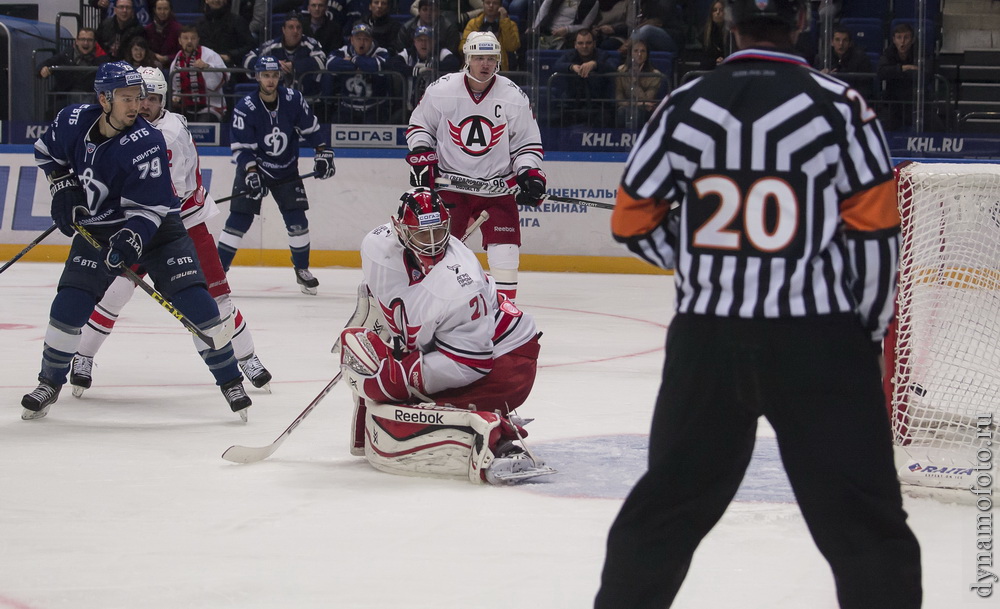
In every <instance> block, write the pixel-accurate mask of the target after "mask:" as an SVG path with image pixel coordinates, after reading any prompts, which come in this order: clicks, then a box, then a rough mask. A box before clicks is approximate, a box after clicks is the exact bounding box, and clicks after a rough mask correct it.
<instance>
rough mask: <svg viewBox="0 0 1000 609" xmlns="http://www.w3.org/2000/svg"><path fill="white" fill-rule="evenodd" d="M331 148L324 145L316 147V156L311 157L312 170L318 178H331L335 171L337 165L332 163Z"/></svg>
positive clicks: (332, 154)
mask: <svg viewBox="0 0 1000 609" xmlns="http://www.w3.org/2000/svg"><path fill="white" fill-rule="evenodd" d="M334 156H335V155H334V153H333V150H332V149H330V148H327V147H325V146H323V147H321V148H317V149H316V158H315V159H313V172H314V173H315V174H316V177H317V178H319V179H320V180H326V179H329V178H332V177H333V176H334V174H335V173H337V167H336V166H335V165H334V164H333V159H334Z"/></svg>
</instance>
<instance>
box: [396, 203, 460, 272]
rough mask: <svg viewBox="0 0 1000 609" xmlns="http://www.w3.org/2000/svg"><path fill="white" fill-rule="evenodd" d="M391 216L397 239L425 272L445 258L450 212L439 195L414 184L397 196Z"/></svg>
mask: <svg viewBox="0 0 1000 609" xmlns="http://www.w3.org/2000/svg"><path fill="white" fill-rule="evenodd" d="M399 200H400V204H399V211H398V212H397V213H396V217H395V218H393V219H392V225H393V227H394V228H395V229H396V236H398V237H399V242H400V243H402V244H403V247H405V248H406V249H407V250H409V251H410V252H411V253H412V254H413V255H414V256H416V258H417V260H419V261H420V265H421V267H423V271H424V273H429V272H430V270H431V269H432V268H433V267H434V265H435V264H437V263H438V262H440V261H441V259H442V258H444V255H445V253H446V252H447V251H448V240H449V239H450V238H451V216H450V214H449V213H448V209H447V208H446V207H445V206H444V203H443V202H442V201H441V197H439V196H438V195H437V193H435V192H434V191H432V190H431V189H429V188H422V187H421V188H413V189H411V190H408V191H406V192H404V193H403V196H402V197H400V199H399Z"/></svg>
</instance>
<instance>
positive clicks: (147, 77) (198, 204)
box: [69, 67, 271, 397]
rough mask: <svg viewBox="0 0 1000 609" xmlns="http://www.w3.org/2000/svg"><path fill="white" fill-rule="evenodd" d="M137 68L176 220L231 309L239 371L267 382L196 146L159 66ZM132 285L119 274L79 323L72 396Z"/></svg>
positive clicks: (258, 383) (215, 292)
mask: <svg viewBox="0 0 1000 609" xmlns="http://www.w3.org/2000/svg"><path fill="white" fill-rule="evenodd" d="M139 73H140V74H141V75H142V80H143V82H144V83H145V87H146V97H145V99H143V100H142V101H141V102H140V105H139V114H140V115H141V116H142V117H143V118H145V119H146V120H148V121H149V122H150V123H152V125H153V126H154V127H156V128H157V129H159V130H160V132H161V133H162V134H163V139H164V140H166V143H167V159H168V161H169V163H170V179H171V181H172V182H173V185H174V190H175V191H176V192H177V196H178V198H180V200H181V220H182V222H183V223H184V228H186V229H187V231H188V235H189V236H190V237H191V240H192V241H193V242H194V246H195V250H196V251H197V252H198V261H199V263H200V265H201V269H202V272H203V273H204V274H205V281H206V282H207V283H208V293H209V294H211V296H212V298H214V299H215V301H216V302H217V303H218V305H219V310H220V311H223V312H224V313H226V312H230V311H231V312H232V315H233V319H234V320H235V322H236V331H235V334H234V335H233V339H232V343H233V351H234V353H235V355H236V359H237V360H238V361H239V365H240V368H241V369H242V370H243V373H244V374H246V375H247V378H248V379H250V382H251V383H253V385H254V387H258V388H260V387H266V386H267V384H268V383H269V382H270V380H271V373H270V372H268V370H267V369H266V368H264V365H263V364H261V362H260V359H258V358H257V356H256V355H255V354H254V343H253V337H252V336H251V335H250V328H248V327H247V324H246V321H245V320H244V319H243V314H242V313H241V312H240V310H239V309H238V308H236V305H235V304H234V303H233V301H232V300H231V299H230V297H229V294H230V292H231V290H230V289H229V281H228V280H227V279H226V273H225V271H223V270H222V263H221V262H220V261H219V252H218V250H217V249H216V247H215V239H214V238H213V237H212V235H211V233H209V231H208V227H207V226H205V222H207V221H208V220H209V218H211V217H213V216H215V215H216V214H218V213H219V208H218V206H217V205H216V204H215V200H214V199H212V196H211V195H210V194H208V192H206V191H205V188H204V187H203V186H202V184H201V168H200V165H199V161H198V150H197V148H196V147H195V144H194V140H193V139H192V138H191V132H190V131H188V128H187V120H186V119H185V118H184V117H183V116H181V115H180V114H175V113H173V112H169V111H167V110H166V109H165V108H164V107H163V100H164V96H165V95H166V93H167V81H166V80H165V79H164V77H163V72H161V71H160V70H159V69H158V68H152V67H146V68H139ZM135 287H136V286H135V284H134V283H132V281H131V280H129V279H128V278H127V277H125V276H124V275H119V276H118V277H117V278H116V279H115V280H114V281H113V282H112V283H111V286H110V287H109V288H108V290H107V292H105V293H104V297H103V298H102V299H101V301H100V302H99V303H98V304H97V307H96V308H95V309H94V312H93V313H92V314H91V316H90V319H89V320H88V321H87V325H86V326H84V327H83V337H82V340H81V341H80V346H79V347H78V348H77V352H76V355H75V356H74V357H73V365H72V368H71V369H70V377H69V382H70V385H71V386H72V387H73V395H75V396H76V397H80V396H82V395H83V392H84V390H86V389H89V388H90V386H91V384H92V382H93V365H94V356H96V355H97V351H98V350H99V349H100V348H101V345H102V344H104V341H105V340H106V339H107V337H108V335H109V334H111V330H112V329H113V328H114V325H115V322H116V321H117V320H118V315H119V314H120V313H121V310H122V308H124V307H125V304H126V303H127V302H128V301H129V300H130V299H131V298H132V294H133V293H135Z"/></svg>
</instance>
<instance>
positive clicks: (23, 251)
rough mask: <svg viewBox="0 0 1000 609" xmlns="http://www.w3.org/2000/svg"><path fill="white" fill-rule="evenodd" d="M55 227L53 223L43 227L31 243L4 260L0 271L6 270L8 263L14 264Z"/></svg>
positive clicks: (8, 266)
mask: <svg viewBox="0 0 1000 609" xmlns="http://www.w3.org/2000/svg"><path fill="white" fill-rule="evenodd" d="M55 229H56V225H55V224H53V225H52V226H50V227H48V228H47V229H45V232H43V233H42V234H41V235H38V236H37V237H35V240H34V241H32V242H31V243H29V244H28V245H27V246H25V248H24V249H23V250H21V251H20V252H18V253H17V254H16V255H15V256H14V257H13V258H11V259H10V260H8V261H7V262H6V264H4V265H3V266H2V267H0V273H2V272H4V271H6V270H7V269H8V268H10V265H12V264H14V263H15V262H17V261H18V260H20V259H21V258H23V257H24V255H25V254H27V253H28V252H30V251H31V248H33V247H35V246H36V245H38V244H39V243H41V242H42V239H45V238H46V237H48V236H49V235H51V234H52V231H54V230H55Z"/></svg>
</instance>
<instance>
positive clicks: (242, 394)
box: [220, 377, 253, 423]
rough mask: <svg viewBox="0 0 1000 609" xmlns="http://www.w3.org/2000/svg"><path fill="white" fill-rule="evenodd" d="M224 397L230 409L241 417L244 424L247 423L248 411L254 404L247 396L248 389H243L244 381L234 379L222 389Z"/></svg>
mask: <svg viewBox="0 0 1000 609" xmlns="http://www.w3.org/2000/svg"><path fill="white" fill-rule="evenodd" d="M220 389H221V390H222V395H224V396H225V397H226V402H228V403H229V408H231V409H232V411H233V412H235V413H236V414H238V415H240V418H241V419H242V420H243V422H244V423H246V422H247V409H249V408H250V405H251V404H253V402H252V401H251V400H250V396H248V395H247V392H246V389H244V388H243V379H242V378H239V377H237V378H234V379H233V380H231V381H229V382H228V383H226V384H225V385H223V386H222V387H220Z"/></svg>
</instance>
